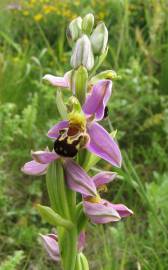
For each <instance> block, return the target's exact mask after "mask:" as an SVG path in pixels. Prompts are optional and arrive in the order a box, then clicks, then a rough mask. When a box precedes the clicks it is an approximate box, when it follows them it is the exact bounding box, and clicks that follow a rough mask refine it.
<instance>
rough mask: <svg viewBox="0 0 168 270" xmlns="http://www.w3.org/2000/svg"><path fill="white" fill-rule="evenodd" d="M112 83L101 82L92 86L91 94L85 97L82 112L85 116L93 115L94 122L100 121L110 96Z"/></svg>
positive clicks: (107, 81)
mask: <svg viewBox="0 0 168 270" xmlns="http://www.w3.org/2000/svg"><path fill="white" fill-rule="evenodd" d="M111 91H112V81H110V80H101V81H99V82H98V83H97V84H95V85H94V86H93V88H92V89H91V93H90V94H89V95H88V96H87V99H86V102H85V104H84V106H83V111H84V113H85V114H87V115H95V118H96V120H101V119H102V118H103V116H104V110H105V107H106V105H107V102H108V100H109V98H110V96H111Z"/></svg>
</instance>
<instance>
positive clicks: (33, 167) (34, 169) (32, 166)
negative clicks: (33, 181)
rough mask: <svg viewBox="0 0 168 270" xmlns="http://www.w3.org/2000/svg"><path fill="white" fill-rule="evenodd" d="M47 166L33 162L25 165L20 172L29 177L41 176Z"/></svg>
mask: <svg viewBox="0 0 168 270" xmlns="http://www.w3.org/2000/svg"><path fill="white" fill-rule="evenodd" d="M47 167H48V164H41V163H38V162H36V161H34V160H32V161H29V162H27V163H25V165H24V166H23V167H22V169H21V171H22V172H23V173H25V174H29V175H42V174H45V173H46V171H47Z"/></svg>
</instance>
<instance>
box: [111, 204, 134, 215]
mask: <svg viewBox="0 0 168 270" xmlns="http://www.w3.org/2000/svg"><path fill="white" fill-rule="evenodd" d="M110 204H111V206H112V207H113V208H114V209H115V210H116V211H117V212H118V214H119V215H120V217H128V216H130V215H132V214H133V211H132V210H131V209H129V208H128V207H126V206H125V205H124V204H113V203H110Z"/></svg>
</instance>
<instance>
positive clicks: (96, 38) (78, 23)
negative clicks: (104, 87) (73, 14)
mask: <svg viewBox="0 0 168 270" xmlns="http://www.w3.org/2000/svg"><path fill="white" fill-rule="evenodd" d="M93 27H94V16H93V15H92V14H87V15H86V16H85V17H84V18H83V19H82V18H81V17H78V18H76V19H74V20H73V21H72V22H71V23H70V24H69V27H68V30H67V37H68V40H69V43H70V44H71V45H72V46H73V53H72V56H71V66H72V67H73V68H74V69H77V68H78V67H79V66H81V65H83V66H84V67H85V68H86V69H87V70H91V69H92V68H93V67H94V56H96V55H98V56H100V55H101V54H102V53H104V52H105V51H106V49H107V42H108V31H107V28H106V26H105V24H104V23H103V22H101V23H99V24H98V25H97V26H96V28H95V29H94V28H93Z"/></svg>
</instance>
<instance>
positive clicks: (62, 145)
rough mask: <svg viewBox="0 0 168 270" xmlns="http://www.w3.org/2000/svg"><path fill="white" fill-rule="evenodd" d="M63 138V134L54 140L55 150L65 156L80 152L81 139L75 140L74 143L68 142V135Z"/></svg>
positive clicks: (72, 155) (73, 155)
mask: <svg viewBox="0 0 168 270" xmlns="http://www.w3.org/2000/svg"><path fill="white" fill-rule="evenodd" d="M60 139H61V135H60V136H59V137H58V139H57V140H56V141H55V142H54V150H55V152H56V153H57V154H58V155H60V156H63V157H75V156H76V155H77V153H78V146H79V144H80V139H81V137H79V139H77V140H74V141H73V142H72V143H68V137H66V138H65V139H63V140H60Z"/></svg>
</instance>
